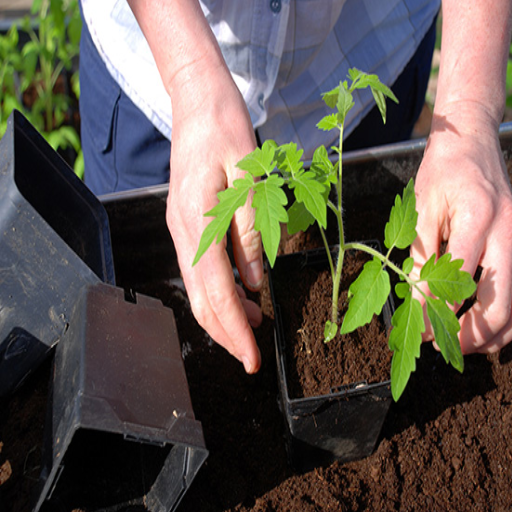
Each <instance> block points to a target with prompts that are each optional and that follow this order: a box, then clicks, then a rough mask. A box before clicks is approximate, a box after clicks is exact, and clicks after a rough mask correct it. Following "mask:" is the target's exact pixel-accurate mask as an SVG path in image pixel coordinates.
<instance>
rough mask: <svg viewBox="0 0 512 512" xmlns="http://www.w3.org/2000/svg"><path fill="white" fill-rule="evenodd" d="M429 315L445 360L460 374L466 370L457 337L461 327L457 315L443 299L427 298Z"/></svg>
mask: <svg viewBox="0 0 512 512" xmlns="http://www.w3.org/2000/svg"><path fill="white" fill-rule="evenodd" d="M427 315H428V318H429V320H430V323H431V324H432V329H433V330H434V338H435V341H436V343H437V346H438V347H439V349H440V350H441V354H443V357H444V360H445V361H446V362H447V363H451V365H452V366H453V367H454V368H455V369H456V370H459V372H461V373H462V371H463V370H464V358H463V357H462V351H461V349H460V343H459V338H458V336H457V334H458V332H459V330H460V325H459V321H458V320H457V317H456V316H455V313H454V312H453V311H452V310H451V309H450V308H449V307H448V306H447V305H446V302H444V301H442V300H441V299H435V298H433V297H427Z"/></svg>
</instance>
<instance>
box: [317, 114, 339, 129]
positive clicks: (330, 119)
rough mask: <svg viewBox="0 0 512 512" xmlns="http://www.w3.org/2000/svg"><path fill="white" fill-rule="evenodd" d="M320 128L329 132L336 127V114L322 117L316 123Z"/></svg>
mask: <svg viewBox="0 0 512 512" xmlns="http://www.w3.org/2000/svg"><path fill="white" fill-rule="evenodd" d="M316 126H317V127H318V128H319V129H320V130H323V131H324V132H329V131H331V130H333V129H334V128H338V116H337V115H336V114H329V115H328V116H325V117H323V118H322V119H321V120H320V121H319V122H318V124H317V125H316Z"/></svg>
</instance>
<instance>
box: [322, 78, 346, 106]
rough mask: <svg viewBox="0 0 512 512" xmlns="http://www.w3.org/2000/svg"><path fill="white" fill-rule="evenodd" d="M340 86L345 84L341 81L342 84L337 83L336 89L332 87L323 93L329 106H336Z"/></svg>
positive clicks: (323, 97)
mask: <svg viewBox="0 0 512 512" xmlns="http://www.w3.org/2000/svg"><path fill="white" fill-rule="evenodd" d="M340 87H343V84H341V83H340V85H337V86H336V87H335V88H334V89H331V90H330V91H327V92H324V93H323V94H322V99H323V100H324V103H325V104H326V105H327V106H328V107H329V108H336V104H337V103H338V95H339V92H340Z"/></svg>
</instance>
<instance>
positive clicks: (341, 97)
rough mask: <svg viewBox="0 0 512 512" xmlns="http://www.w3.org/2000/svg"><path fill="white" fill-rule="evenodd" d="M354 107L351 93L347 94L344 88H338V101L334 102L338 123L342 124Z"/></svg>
mask: <svg viewBox="0 0 512 512" xmlns="http://www.w3.org/2000/svg"><path fill="white" fill-rule="evenodd" d="M354 105H355V103H354V98H353V97H352V93H351V92H349V91H348V90H347V88H346V86H343V87H342V86H340V88H339V90H338V101H337V102H336V109H337V110H338V123H339V124H343V123H344V122H345V118H346V117H347V114H348V112H349V111H350V109H351V108H352V107H353V106H354Z"/></svg>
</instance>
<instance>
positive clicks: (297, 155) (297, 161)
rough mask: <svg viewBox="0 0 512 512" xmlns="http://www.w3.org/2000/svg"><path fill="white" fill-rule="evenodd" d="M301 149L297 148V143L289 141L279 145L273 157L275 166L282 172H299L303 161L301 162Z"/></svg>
mask: <svg viewBox="0 0 512 512" xmlns="http://www.w3.org/2000/svg"><path fill="white" fill-rule="evenodd" d="M302 153H304V151H303V150H302V149H297V144H295V143H294V142H289V143H288V144H283V145H282V146H279V148H278V149H277V151H276V155H275V159H276V163H277V168H278V169H279V170H280V171H282V172H283V173H288V174H295V173H297V172H299V171H300V170H301V169H302V168H303V166H304V163H303V162H302V160H301V158H302Z"/></svg>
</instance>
